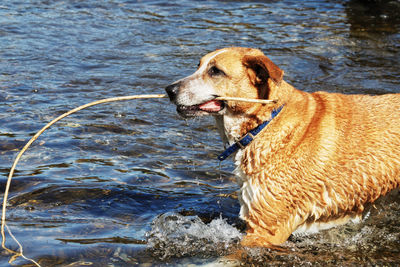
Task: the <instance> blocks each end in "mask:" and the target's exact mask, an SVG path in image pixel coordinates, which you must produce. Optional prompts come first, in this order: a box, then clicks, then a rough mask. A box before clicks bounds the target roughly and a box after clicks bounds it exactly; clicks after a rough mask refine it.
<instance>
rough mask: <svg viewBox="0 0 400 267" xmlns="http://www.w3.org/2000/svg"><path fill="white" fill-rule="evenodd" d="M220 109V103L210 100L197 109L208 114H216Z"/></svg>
mask: <svg viewBox="0 0 400 267" xmlns="http://www.w3.org/2000/svg"><path fill="white" fill-rule="evenodd" d="M221 107H222V104H221V101H218V100H211V101H208V102H206V103H203V104H201V105H199V109H201V110H204V111H210V112H218V111H220V110H221Z"/></svg>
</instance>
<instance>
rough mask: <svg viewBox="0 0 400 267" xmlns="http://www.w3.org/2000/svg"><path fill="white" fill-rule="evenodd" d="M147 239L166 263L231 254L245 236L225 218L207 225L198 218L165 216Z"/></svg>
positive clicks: (157, 219)
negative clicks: (176, 259) (182, 258)
mask: <svg viewBox="0 0 400 267" xmlns="http://www.w3.org/2000/svg"><path fill="white" fill-rule="evenodd" d="M146 237H147V242H148V243H147V244H148V247H149V249H150V250H151V251H152V253H153V254H154V255H155V256H157V257H159V258H160V259H161V260H165V259H169V258H180V257H186V256H198V257H201V256H206V257H208V258H209V257H210V256H215V257H216V256H222V255H227V254H229V253H230V251H232V250H233V249H234V248H235V247H237V246H238V244H239V241H240V240H241V238H242V234H241V233H240V231H239V230H238V229H236V228H235V227H233V226H232V225H230V224H228V223H227V222H226V220H225V219H222V218H218V219H214V220H212V221H211V222H210V223H209V224H206V223H204V222H203V221H202V220H201V219H200V218H199V217H198V216H182V215H180V214H177V213H165V214H162V215H160V216H158V217H157V218H156V219H155V220H154V221H153V222H152V229H151V230H150V231H149V232H148V233H147V234H146Z"/></svg>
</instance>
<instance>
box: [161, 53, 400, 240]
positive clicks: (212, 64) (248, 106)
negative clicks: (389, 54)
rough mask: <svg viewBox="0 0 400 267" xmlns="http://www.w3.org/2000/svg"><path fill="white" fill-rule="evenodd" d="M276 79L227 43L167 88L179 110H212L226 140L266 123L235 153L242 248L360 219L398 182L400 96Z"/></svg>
mask: <svg viewBox="0 0 400 267" xmlns="http://www.w3.org/2000/svg"><path fill="white" fill-rule="evenodd" d="M282 77H283V71H282V70H281V69H280V68H278V67H277V66H276V65H275V64H274V63H273V62H272V61H271V60H270V59H269V58H267V57H266V56H265V55H264V54H263V53H262V52H261V51H260V50H257V49H249V48H238V47H232V48H225V49H221V50H217V51H215V52H212V53H210V54H207V55H206V56H204V57H203V58H202V59H201V61H200V65H199V68H198V69H197V71H196V72H195V73H194V74H192V75H191V76H189V77H186V78H184V79H181V80H179V81H177V82H175V83H173V84H171V85H170V86H168V87H167V88H166V91H167V93H168V95H169V97H170V99H171V101H173V102H174V103H175V104H176V105H177V110H178V112H179V113H180V114H181V115H182V116H184V117H194V116H201V115H214V116H215V118H216V121H217V126H218V129H219V131H220V133H221V136H222V139H223V141H224V142H227V143H229V145H232V144H234V143H235V142H237V141H238V140H239V139H240V138H241V137H243V136H245V135H246V134H247V133H248V132H249V131H251V130H252V129H255V128H256V127H257V126H259V125H261V124H263V122H265V121H266V122H269V124H268V125H267V126H265V128H263V129H262V130H260V131H259V133H258V134H257V133H256V134H257V135H256V136H254V137H252V136H251V137H250V139H254V140H253V141H252V142H251V143H250V144H248V145H247V146H244V145H238V146H239V147H240V148H239V149H238V151H237V153H236V156H235V162H236V166H237V168H236V174H237V176H238V183H239V185H240V187H241V190H240V198H239V199H240V203H241V210H240V216H241V218H242V219H244V220H246V222H247V224H248V231H247V235H246V237H245V238H244V239H243V241H242V244H243V245H245V246H271V245H278V244H281V243H283V242H284V241H286V239H287V238H288V237H289V236H290V234H292V233H293V232H295V231H296V232H304V231H315V230H318V229H326V228H329V227H331V226H335V225H338V224H342V223H345V222H347V221H348V220H350V219H358V218H360V217H361V214H362V212H363V210H364V207H365V205H366V204H368V203H371V202H373V201H375V200H376V199H377V198H379V197H380V196H382V195H385V194H386V193H387V192H388V191H389V190H391V189H394V188H397V187H399V184H400V94H390V95H382V96H367V95H342V94H334V93H326V92H315V93H312V94H310V93H306V92H302V91H299V90H297V89H295V88H294V87H293V86H291V85H290V84H288V83H286V82H285V81H284V80H283V79H282ZM217 96H229V97H246V98H256V99H272V100H277V101H276V103H275V104H254V103H245V102H232V101H225V102H222V101H218V100H215V98H216V97H217ZM271 114H272V115H271ZM253 135H254V134H253ZM250 141H251V140H250ZM225 156H226V155H225Z"/></svg>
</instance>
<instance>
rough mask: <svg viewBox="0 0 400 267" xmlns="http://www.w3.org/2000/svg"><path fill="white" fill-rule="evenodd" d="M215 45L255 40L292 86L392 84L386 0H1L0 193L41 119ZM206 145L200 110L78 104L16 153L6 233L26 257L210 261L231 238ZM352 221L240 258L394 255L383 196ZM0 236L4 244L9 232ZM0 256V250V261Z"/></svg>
mask: <svg viewBox="0 0 400 267" xmlns="http://www.w3.org/2000/svg"><path fill="white" fill-rule="evenodd" d="M225 46H247V47H256V48H260V49H262V50H263V51H264V52H265V53H266V54H267V55H269V56H270V58H271V59H272V60H273V61H274V62H276V63H277V65H278V66H280V67H281V68H282V69H283V70H284V71H285V79H286V80H287V81H289V82H290V83H292V84H293V85H294V86H296V87H297V88H299V89H302V90H306V91H317V90H327V91H331V92H343V93H368V94H383V93H394V92H397V93H398V92H400V80H399V77H400V68H399V62H400V2H399V1H377V3H374V1H339V0H337V1H335V0H332V1H328V0H326V1H308V0H306V1H295V0H283V1H272V0H271V1H187V0H183V1H161V0H160V1H134V0H109V1H97V0H86V1H79V0H29V1H23V0H3V1H1V3H0V157H1V160H0V189H1V191H4V187H5V182H6V178H7V175H8V172H9V169H10V167H11V164H12V162H13V160H14V158H15V156H16V154H17V151H18V150H19V149H20V148H22V147H23V145H24V144H25V143H26V142H27V140H28V139H29V138H30V137H31V136H32V135H33V134H35V133H36V132H37V131H38V130H39V129H40V128H41V127H43V126H44V125H45V124H46V123H47V122H49V121H50V120H51V119H53V118H55V117H56V116H57V115H60V114H61V113H63V112H65V111H67V110H69V109H71V108H73V107H76V106H79V105H82V104H85V103H88V102H91V101H94V100H97V99H101V98H106V97H113V96H123V95H133V94H154V93H157V94H158V93H164V89H163V88H164V87H165V86H166V85H168V84H169V83H171V82H172V81H174V80H176V79H178V78H181V77H184V76H186V75H188V74H190V73H192V72H193V71H194V70H195V68H196V66H197V64H198V61H199V59H200V57H201V56H202V55H204V54H206V53H208V52H210V51H213V50H215V49H217V48H222V47H225ZM222 149H223V148H222V142H221V140H220V139H219V136H218V135H217V132H216V131H215V127H214V121H213V119H212V118H201V119H195V120H190V121H185V120H183V119H181V118H179V116H178V115H177V114H176V112H175V107H174V106H173V105H172V104H170V103H169V102H168V100H166V99H155V100H154V99H153V100H135V101H127V102H116V103H112V104H104V105H100V106H95V107H92V108H90V109H87V110H83V111H81V112H79V113H77V114H75V115H72V116H70V117H68V118H66V119H64V120H62V121H61V122H59V123H58V124H56V125H55V126H53V127H52V128H51V129H50V130H48V131H47V132H45V133H44V134H43V135H42V136H41V137H40V138H39V139H38V140H37V141H36V142H35V143H34V145H33V146H32V147H31V148H30V149H29V150H28V152H27V153H26V154H25V155H24V156H23V158H22V160H21V162H20V163H19V165H18V167H17V172H16V174H15V178H14V180H13V183H12V186H11V197H10V199H9V207H8V213H7V214H8V217H7V218H8V226H9V227H10V228H11V231H12V233H13V234H14V235H15V236H16V238H17V239H18V240H19V242H21V243H22V245H23V248H24V253H25V255H26V256H28V257H30V258H33V259H35V260H36V261H37V262H39V263H40V264H41V265H42V266H130V265H138V266H164V265H170V266H171V265H172V266H176V265H182V266H187V265H189V264H193V265H201V264H206V263H211V264H213V262H214V263H215V261H219V260H220V259H221V256H223V255H227V254H230V253H232V251H233V250H234V249H235V248H236V247H237V244H238V242H239V240H240V238H241V236H242V234H243V231H244V224H243V222H242V221H240V220H239V219H238V212H239V204H238V200H237V196H236V193H237V190H238V186H237V185H236V183H235V179H234V176H233V174H232V170H233V164H232V162H231V160H227V161H225V162H223V164H222V165H221V166H219V163H218V160H216V156H217V155H218V154H219V153H220V152H221V151H222ZM399 156H400V155H399ZM368 215H369V216H367V217H366V218H365V219H364V221H363V222H362V223H360V224H348V225H345V226H343V227H338V228H335V229H331V230H327V231H324V232H321V233H319V234H315V235H310V236H296V237H291V238H290V240H289V241H287V242H286V243H285V244H284V247H285V249H284V250H283V251H270V250H266V249H253V250H251V251H250V252H249V253H248V255H247V257H245V258H243V259H242V260H241V262H240V263H241V264H242V265H251V264H253V265H255V266H258V265H312V264H315V265H354V266H357V265H375V264H378V265H396V264H400V256H399V255H400V241H399V240H400V197H399V194H398V193H394V194H392V195H391V196H390V198H389V199H388V200H385V201H382V202H380V203H378V204H376V206H375V207H373V208H372V209H371V211H370V212H369V213H368ZM7 245H8V247H10V248H13V249H17V245H16V243H15V242H14V241H12V239H11V238H10V237H9V236H7ZM11 256H12V255H11V254H9V253H6V251H4V250H1V253H0V265H1V266H8V263H7V262H8V261H9V260H10V259H11ZM221 261H222V264H225V265H227V264H229V263H232V262H229V261H228V260H221ZM13 264H16V265H24V264H29V262H27V261H26V260H24V259H22V258H21V257H19V258H17V259H15V260H14V262H13ZM236 264H237V262H236Z"/></svg>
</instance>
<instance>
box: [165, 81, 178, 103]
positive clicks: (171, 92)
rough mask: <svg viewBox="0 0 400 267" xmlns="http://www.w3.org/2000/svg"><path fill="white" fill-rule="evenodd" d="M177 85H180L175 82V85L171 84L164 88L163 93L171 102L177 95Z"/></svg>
mask: <svg viewBox="0 0 400 267" xmlns="http://www.w3.org/2000/svg"><path fill="white" fill-rule="evenodd" d="M179 85H180V83H179V82H177V83H173V84H170V85H168V86H167V87H165V91H167V94H168V96H169V99H170V100H171V101H175V99H176V95H177V94H178V90H179Z"/></svg>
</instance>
